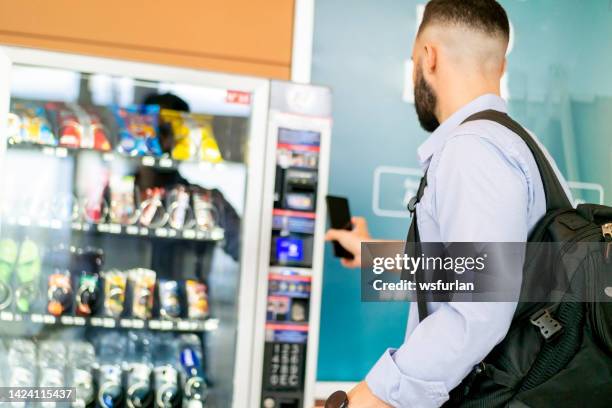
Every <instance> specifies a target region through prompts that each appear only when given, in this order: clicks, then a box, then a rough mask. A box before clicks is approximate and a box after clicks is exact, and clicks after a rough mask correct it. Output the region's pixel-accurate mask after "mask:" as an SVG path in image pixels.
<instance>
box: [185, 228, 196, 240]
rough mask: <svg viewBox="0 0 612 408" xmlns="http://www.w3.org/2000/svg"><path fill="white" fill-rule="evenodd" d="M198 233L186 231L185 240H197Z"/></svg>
mask: <svg viewBox="0 0 612 408" xmlns="http://www.w3.org/2000/svg"><path fill="white" fill-rule="evenodd" d="M195 237H196V232H195V230H185V231H183V238H185V239H195Z"/></svg>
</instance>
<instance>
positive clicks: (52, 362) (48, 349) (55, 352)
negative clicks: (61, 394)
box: [38, 340, 66, 408]
mask: <svg viewBox="0 0 612 408" xmlns="http://www.w3.org/2000/svg"><path fill="white" fill-rule="evenodd" d="M38 367H39V376H40V381H39V383H38V385H39V386H41V387H65V386H66V379H65V369H66V345H65V344H64V342H62V341H59V340H44V341H41V342H40V343H38ZM41 405H42V406H43V407H45V408H49V407H55V406H56V405H57V404H56V403H55V402H51V401H45V402H42V403H41Z"/></svg>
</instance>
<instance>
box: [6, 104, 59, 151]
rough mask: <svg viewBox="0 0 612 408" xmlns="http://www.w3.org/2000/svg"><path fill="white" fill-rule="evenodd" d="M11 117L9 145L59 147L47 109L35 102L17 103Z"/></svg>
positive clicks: (9, 122) (12, 109)
mask: <svg viewBox="0 0 612 408" xmlns="http://www.w3.org/2000/svg"><path fill="white" fill-rule="evenodd" d="M11 111H12V114H10V115H9V118H8V119H9V121H8V127H9V135H8V136H9V143H23V142H25V143H37V144H44V145H49V146H55V145H57V139H56V137H55V135H54V134H53V130H52V126H51V123H50V122H49V119H48V118H47V113H46V111H45V108H44V107H43V106H41V105H38V104H36V103H34V102H15V103H13V106H12V108H11Z"/></svg>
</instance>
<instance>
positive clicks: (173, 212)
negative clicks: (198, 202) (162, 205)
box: [167, 184, 195, 230]
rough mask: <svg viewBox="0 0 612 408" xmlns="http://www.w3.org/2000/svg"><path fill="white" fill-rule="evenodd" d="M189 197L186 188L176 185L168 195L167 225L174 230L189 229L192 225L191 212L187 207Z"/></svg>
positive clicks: (189, 207)
mask: <svg viewBox="0 0 612 408" xmlns="http://www.w3.org/2000/svg"><path fill="white" fill-rule="evenodd" d="M190 199H191V196H190V194H189V190H188V189H187V187H185V186H183V185H180V184H179V185H177V186H176V187H174V188H173V189H172V190H170V192H169V193H168V199H167V202H168V214H169V220H168V223H169V224H170V226H171V227H172V228H174V229H176V230H181V229H183V228H191V227H192V226H193V223H194V220H195V219H194V216H193V210H192V209H191V206H190V205H189V201H190Z"/></svg>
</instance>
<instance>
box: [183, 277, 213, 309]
mask: <svg viewBox="0 0 612 408" xmlns="http://www.w3.org/2000/svg"><path fill="white" fill-rule="evenodd" d="M185 290H186V291H187V315H188V316H189V318H191V319H204V318H206V317H208V294H207V293H206V285H205V284H203V283H202V282H198V281H196V280H191V279H190V280H187V281H186V282H185Z"/></svg>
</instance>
